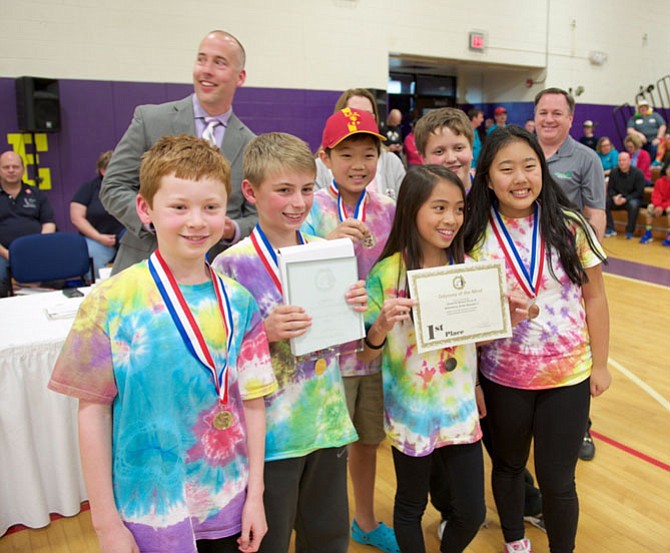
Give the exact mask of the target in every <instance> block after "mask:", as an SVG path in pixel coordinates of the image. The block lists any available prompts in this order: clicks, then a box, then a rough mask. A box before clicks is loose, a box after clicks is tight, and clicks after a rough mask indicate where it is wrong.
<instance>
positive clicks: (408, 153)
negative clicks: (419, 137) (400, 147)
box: [404, 121, 422, 165]
mask: <svg viewBox="0 0 670 553" xmlns="http://www.w3.org/2000/svg"><path fill="white" fill-rule="evenodd" d="M415 124H416V121H412V122H411V124H410V126H411V127H412V130H411V131H410V133H409V134H408V135H407V136H406V137H405V140H404V150H405V159H406V160H407V165H422V162H421V156H420V155H419V152H418V150H417V149H416V142H415V141H414V125H415Z"/></svg>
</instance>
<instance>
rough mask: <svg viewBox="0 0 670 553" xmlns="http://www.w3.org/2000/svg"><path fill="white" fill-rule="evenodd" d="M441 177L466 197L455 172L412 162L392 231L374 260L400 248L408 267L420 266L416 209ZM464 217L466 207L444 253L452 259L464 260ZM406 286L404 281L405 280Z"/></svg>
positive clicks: (440, 166) (392, 253)
mask: <svg viewBox="0 0 670 553" xmlns="http://www.w3.org/2000/svg"><path fill="white" fill-rule="evenodd" d="M441 180H444V181H447V182H448V183H450V184H453V185H454V186H456V187H457V188H458V189H459V190H460V192H461V195H462V196H463V201H464V202H465V201H466V194H465V187H464V186H463V182H462V181H461V179H460V178H459V177H458V175H456V174H455V173H453V172H452V171H449V169H447V168H446V167H443V166H442V165H412V166H411V167H410V168H409V170H408V171H407V174H406V175H405V178H404V179H403V181H402V183H401V185H400V191H399V192H398V200H397V203H396V212H395V217H394V218H393V225H392V227H391V232H390V234H389V237H388V240H387V241H386V245H385V246H384V249H383V250H382V253H381V255H380V256H379V259H378V260H377V262H379V261H382V260H383V259H385V258H387V257H391V256H392V255H394V254H396V253H398V252H400V253H402V254H404V256H405V264H406V268H407V270H408V271H411V270H413V269H421V267H422V265H423V254H422V249H421V236H420V235H419V231H418V230H417V227H416V218H417V214H418V212H419V209H420V208H421V206H422V205H423V204H425V203H426V202H427V201H428V199H429V198H430V196H431V194H432V193H433V189H434V188H435V186H436V185H437V184H438V182H439V181H441ZM466 217H467V215H466V211H464V212H463V225H461V228H459V229H458V232H457V233H456V235H455V236H454V239H453V240H452V242H451V244H450V245H449V247H448V248H446V252H447V255H449V257H450V258H451V259H453V261H454V263H463V260H464V257H465V248H464V247H463V228H464V227H465V219H466ZM398 278H400V275H398ZM400 284H401V283H400V282H398V289H400V288H401V286H400ZM406 287H407V283H405V288H406Z"/></svg>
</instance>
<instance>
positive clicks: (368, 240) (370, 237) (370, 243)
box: [363, 233, 377, 249]
mask: <svg viewBox="0 0 670 553" xmlns="http://www.w3.org/2000/svg"><path fill="white" fill-rule="evenodd" d="M375 244H377V239H376V238H375V235H374V234H372V233H370V234H366V235H365V236H364V237H363V247H364V248H367V249H370V248H374V247H375Z"/></svg>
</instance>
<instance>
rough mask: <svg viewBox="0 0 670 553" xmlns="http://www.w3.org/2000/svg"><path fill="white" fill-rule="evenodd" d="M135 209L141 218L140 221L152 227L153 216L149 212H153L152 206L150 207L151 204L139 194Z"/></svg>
mask: <svg viewBox="0 0 670 553" xmlns="http://www.w3.org/2000/svg"><path fill="white" fill-rule="evenodd" d="M135 209H136V210H137V216H138V217H139V218H140V221H142V224H144V225H150V224H151V215H150V213H149V212H150V210H151V206H149V203H148V202H147V201H146V200H145V199H144V198H143V197H142V196H140V195H139V194H138V195H137V198H136V199H135Z"/></svg>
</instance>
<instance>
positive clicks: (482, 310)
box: [407, 261, 512, 353]
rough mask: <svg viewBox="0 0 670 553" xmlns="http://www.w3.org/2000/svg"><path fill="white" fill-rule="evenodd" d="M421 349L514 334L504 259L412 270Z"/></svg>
mask: <svg viewBox="0 0 670 553" xmlns="http://www.w3.org/2000/svg"><path fill="white" fill-rule="evenodd" d="M407 279H408V282H409V289H410V296H411V297H412V298H413V299H415V300H417V301H418V303H417V305H415V306H414V308H413V316H414V330H415V332H416V343H417V347H418V350H419V353H424V352H426V351H432V350H436V349H442V348H445V347H452V346H457V345H460V344H468V343H472V342H481V341H485V340H495V339H497V338H507V337H509V336H511V335H512V324H511V320H510V314H509V303H508V301H507V297H506V296H505V290H506V281H505V267H504V265H503V262H502V261H483V262H478V263H467V264H460V265H445V266H444V267H435V268H431V269H419V270H416V271H408V272H407Z"/></svg>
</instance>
